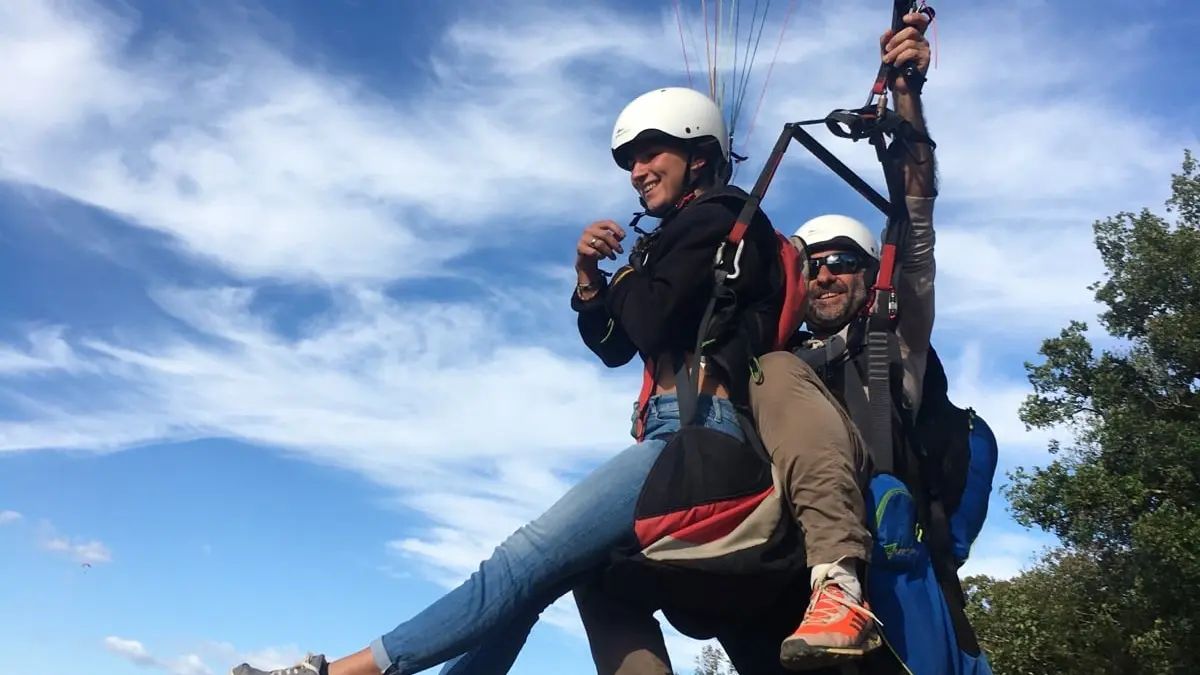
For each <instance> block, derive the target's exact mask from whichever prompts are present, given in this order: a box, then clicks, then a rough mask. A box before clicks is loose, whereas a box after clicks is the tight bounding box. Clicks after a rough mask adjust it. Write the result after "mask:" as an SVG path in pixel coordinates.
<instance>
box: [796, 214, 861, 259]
mask: <svg viewBox="0 0 1200 675" xmlns="http://www.w3.org/2000/svg"><path fill="white" fill-rule="evenodd" d="M793 236H796V237H799V238H800V239H803V240H804V243H805V245H806V246H808V250H809V252H810V253H817V252H820V251H822V250H828V249H831V248H837V247H840V246H849V247H851V248H856V249H859V250H860V251H862V252H863V253H865V254H867V255H869V256H871V257H872V258H874V259H875V260H879V243H878V242H877V241H876V239H875V234H874V233H872V232H871V228H869V227H867V226H866V225H863V224H862V223H861V222H859V221H857V220H855V219H853V218H851V217H849V216H840V215H836V214H829V215H824V216H817V217H816V218H813V219H812V220H810V221H808V222H806V223H804V224H803V225H801V226H800V229H798V230H796V234H795V235H793Z"/></svg>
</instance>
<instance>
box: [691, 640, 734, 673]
mask: <svg viewBox="0 0 1200 675" xmlns="http://www.w3.org/2000/svg"><path fill="white" fill-rule="evenodd" d="M694 672H695V675H738V672H737V671H736V670H734V668H733V664H731V663H730V662H729V657H728V656H726V655H725V652H724V651H722V650H721V648H720V647H714V646H713V645H704V647H703V648H702V649H701V650H700V655H699V656H697V657H696V670H695V671H694Z"/></svg>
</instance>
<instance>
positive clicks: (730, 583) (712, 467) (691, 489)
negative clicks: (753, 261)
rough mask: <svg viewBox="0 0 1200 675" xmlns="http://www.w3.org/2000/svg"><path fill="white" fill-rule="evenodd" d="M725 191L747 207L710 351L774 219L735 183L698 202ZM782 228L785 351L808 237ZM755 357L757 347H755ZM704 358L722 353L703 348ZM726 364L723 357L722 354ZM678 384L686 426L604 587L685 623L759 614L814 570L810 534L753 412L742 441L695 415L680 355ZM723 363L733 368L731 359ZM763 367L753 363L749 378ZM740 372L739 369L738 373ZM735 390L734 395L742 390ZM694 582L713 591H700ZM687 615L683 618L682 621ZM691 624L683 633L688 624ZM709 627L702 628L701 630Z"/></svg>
mask: <svg viewBox="0 0 1200 675" xmlns="http://www.w3.org/2000/svg"><path fill="white" fill-rule="evenodd" d="M708 200H720V201H721V202H722V203H724V204H726V205H727V206H729V207H730V208H731V210H732V209H737V208H739V207H740V209H741V210H740V214H739V217H738V218H737V220H736V221H735V224H734V226H733V227H732V228H731V230H730V232H729V235H728V236H727V237H726V238H725V241H724V242H723V243H722V244H721V245H720V246H719V247H718V249H717V251H715V256H714V265H713V273H714V275H715V280H716V284H715V286H714V293H713V296H712V298H711V299H710V301H709V303H708V305H707V308H706V311H705V313H704V315H703V318H702V319H701V322H700V331H699V334H698V335H697V337H696V348H695V349H694V350H693V352H692V353H694V354H702V353H704V351H703V348H704V346H705V345H706V344H708V343H709V342H710V341H711V339H712V337H713V336H715V335H718V334H721V333H722V332H723V331H726V330H729V326H730V321H731V319H733V318H734V317H735V312H736V311H737V310H738V309H739V308H738V305H737V302H738V299H737V297H736V295H735V294H734V293H733V292H732V290H731V289H730V287H729V286H728V282H729V281H731V280H733V279H736V278H737V275H738V274H739V273H740V267H739V260H740V257H741V251H742V248H743V246H744V245H745V243H744V237H745V235H746V233H747V231H748V230H749V228H750V227H772V226H771V224H770V221H769V220H768V219H767V217H766V215H765V214H764V213H762V212H761V211H759V210H758V200H757V199H755V198H754V197H752V196H750V195H748V194H747V193H745V192H744V191H742V190H740V189H739V188H736V187H728V188H725V189H723V190H720V191H717V192H714V193H710V194H706V195H704V196H702V197H700V198H697V199H696V200H693V203H699V202H701V201H708ZM772 231H773V232H774V233H775V237H776V242H777V244H778V246H777V249H778V258H777V262H776V264H774V265H772V267H774V268H775V269H773V270H772V279H771V285H772V286H773V287H776V288H779V289H780V290H779V297H776V298H774V299H773V304H772V309H771V311H772V312H774V311H775V310H774V308H775V307H778V308H779V309H778V313H777V316H772V317H770V319H771V323H773V324H775V325H773V326H768V327H767V328H770V329H772V330H771V331H770V332H768V333H766V334H768V335H771V334H773V338H772V344H771V345H770V350H773V351H774V350H780V349H783V348H784V347H785V345H786V344H787V343H788V341H789V339H790V338H791V336H792V335H793V334H795V332H796V330H797V329H798V328H799V326H800V323H801V322H802V321H803V317H804V312H805V309H806V305H805V292H806V287H805V284H804V283H803V279H804V278H805V272H806V270H805V266H806V265H807V263H808V258H807V253H806V252H805V250H804V248H803V244H802V242H800V241H799V240H796V239H794V238H792V237H788V236H785V235H783V234H782V233H780V232H779V231H778V230H774V228H773V227H772ZM749 356H750V362H751V364H753V363H754V359H753V357H754V356H756V355H754V354H750V355H749ZM706 358H713V357H712V356H706ZM718 363H719V365H722V366H723V367H724V364H720V362H719V361H718ZM656 365H657V364H655V363H653V362H650V361H647V363H646V369H645V373H644V376H643V381H642V390H641V394H640V396H639V399H638V402H637V404H636V407H635V412H634V429H633V435H634V436H635V438H637V439H638V440H639V441H640V440H642V435H643V433H644V425H643V424H642V422H643V419H644V414H645V411H646V409H647V403H648V401H649V399H650V397H651V395H652V394H653V392H654V388H655V384H656V382H655V377H654V375H655V372H656ZM674 365H675V368H676V383H677V392H678V397H679V406H680V423H681V428H680V430H679V431H678V432H676V433H674V434H672V435H671V436H670V437H669V439H668V441H667V445H666V447H665V448H664V449H663V451H662V453H661V454H660V455H659V457H658V458H657V460H656V461H655V463H654V466H653V467H652V468H651V470H650V473H649V475H648V477H647V479H646V481H645V483H644V484H643V486H642V489H641V493H640V495H639V497H638V501H637V504H636V507H635V521H634V525H633V531H632V533H631V538H630V544H629V546H627V547H624V548H622V549H620V550H618V551H616V552H615V553H614V555H613V557H612V561H611V564H610V566H609V567H608V569H607V570H606V576H605V580H604V581H605V585H606V586H608V587H609V589H610V591H611V592H612V593H615V594H619V595H621V596H622V597H623V598H625V599H626V600H627V601H629V602H632V603H635V604H637V605H640V606H643V607H646V608H648V609H654V610H657V609H662V610H663V611H664V613H666V614H667V616H668V618H669V619H670V620H671V622H672V623H673V624H675V625H676V627H677V628H680V630H685V628H684V626H687V625H689V623H694V622H693V621H689V619H692V620H694V619H695V618H698V617H704V616H720V617H724V618H726V619H728V618H736V617H752V616H754V615H755V614H757V613H759V612H761V611H763V610H764V609H765V608H767V607H769V606H772V605H774V604H776V603H777V602H778V601H779V596H780V593H781V592H782V590H783V589H784V588H786V587H789V586H791V585H792V584H793V582H794V581H795V579H796V578H797V576H801V577H805V578H807V573H806V566H805V560H804V546H803V539H802V537H801V536H800V533H799V529H798V527H797V526H796V525H795V523H794V522H793V519H792V516H791V510H790V509H789V508H788V506H787V502H786V500H787V491H786V490H785V489H784V488H783V486H782V478H781V476H780V475H779V474H778V472H777V471H776V470H775V468H774V465H773V464H772V463H771V459H770V456H769V455H768V453H767V451H766V449H765V448H764V447H763V445H762V441H761V439H759V438H758V435H757V433H756V432H755V430H754V425H753V423H752V422H751V421H750V419H751V416H750V415H749V414H748V411H747V410H746V405H744V404H739V403H735V405H736V406H737V407H738V409H739V412H738V418H739V425H740V426H741V428H742V430H743V431H744V432H745V434H746V439H745V440H744V441H739V440H738V439H735V438H733V437H731V436H729V435H727V434H725V433H722V432H719V431H716V430H713V429H708V428H705V427H703V426H701V425H700V424H698V423H697V420H696V400H697V396H698V391H697V385H698V381H697V378H695V377H693V376H692V374H691V373H690V372H689V370H688V368H687V365H686V363H684V362H683V360H682V358H680V357H677V358H676V363H675V364H674ZM725 370H726V372H729V369H728V368H727V367H726V368H725ZM752 376H754V374H753V373H747V374H746V377H747V382H749V378H750V377H752ZM736 377H737V374H736V373H731V378H736ZM733 398H735V399H736V398H737V397H733ZM697 589H704V592H703V593H697V592H696V591H697ZM677 618H678V621H677ZM685 632H686V631H685ZM708 632H709V631H707V630H705V629H701V628H697V629H696V630H695V631H693V632H691V633H689V634H691V635H692V636H693V637H706V636H707V635H705V633H708Z"/></svg>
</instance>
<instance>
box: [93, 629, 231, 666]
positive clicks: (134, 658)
mask: <svg viewBox="0 0 1200 675" xmlns="http://www.w3.org/2000/svg"><path fill="white" fill-rule="evenodd" d="M104 648H105V649H107V650H108V651H110V652H112V653H113V654H116V655H117V656H119V657H121V658H123V659H125V660H126V661H129V662H130V663H133V664H134V665H137V666H141V667H143V668H151V669H155V670H161V671H164V672H166V673H168V674H169V675H213V670H212V669H211V668H209V667H208V665H207V664H206V663H204V660H203V659H201V658H200V657H199V656H198V655H196V654H184V655H182V656H179V657H177V658H173V659H161V658H159V657H157V656H155V655H153V654H151V653H150V651H149V650H147V649H146V647H145V645H143V644H142V643H141V642H139V641H137V640H128V639H125V638H120V637H116V636H109V637H106V638H104Z"/></svg>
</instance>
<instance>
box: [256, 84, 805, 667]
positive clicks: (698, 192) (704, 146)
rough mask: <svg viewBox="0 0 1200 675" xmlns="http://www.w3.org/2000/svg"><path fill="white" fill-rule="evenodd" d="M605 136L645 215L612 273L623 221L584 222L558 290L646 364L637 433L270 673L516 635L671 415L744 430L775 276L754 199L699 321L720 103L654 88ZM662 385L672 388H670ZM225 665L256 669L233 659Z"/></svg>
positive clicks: (591, 333) (620, 357)
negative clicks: (408, 596)
mask: <svg viewBox="0 0 1200 675" xmlns="http://www.w3.org/2000/svg"><path fill="white" fill-rule="evenodd" d="M612 138H613V140H612V154H613V159H614V160H615V161H616V163H617V164H618V165H619V166H621V167H622V168H624V169H625V170H627V171H629V172H630V177H631V181H632V183H633V185H634V187H635V189H637V191H638V193H639V195H640V196H641V199H642V201H643V204H644V205H645V207H646V213H645V214H643V215H650V216H653V217H657V218H658V219H659V220H660V223H659V226H658V228H657V229H656V230H655V232H654V234H647V235H645V236H644V237H643V239H642V241H640V242H639V244H638V245H636V246H635V247H634V250H633V251H632V252H631V258H630V264H629V265H626V266H624V267H622V268H621V269H620V270H618V271H617V272H616V274H614V275H612V277H613V278H612V281H611V282H609V281H607V275H605V274H601V272H600V269H599V265H598V264H599V261H600V260H601V259H604V258H615V256H616V253H617V252H620V251H621V250H622V247H621V245H620V240H621V239H623V238H624V232H623V230H622V229H621V228H620V227H619V226H617V225H616V224H615V223H612V222H611V221H603V222H600V223H594V224H593V225H591V226H589V227H588V228H587V229H586V230H585V232H584V234H583V236H582V237H581V239H580V241H579V244H578V246H577V249H576V270H577V272H578V275H579V281H580V283H579V284H578V286H577V287H576V289H575V293H574V294H573V295H572V299H571V304H572V307H573V308H574V309H575V311H576V312H578V313H579V331H580V334H581V337H582V338H583V340H584V342H585V344H587V345H588V347H589V348H591V349H592V350H593V351H594V352H595V353H596V354H597V355H598V356H600V357H601V359H602V360H603V361H604V362H605V363H606V365H608V366H610V367H617V366H621V365H624V364H626V363H628V362H629V361H630V360H631V359H632V358H633V357H634V356H635V355H638V354H640V355H641V356H642V359H643V360H644V361H645V363H646V364H647V370H648V372H653V373H654V383H653V384H654V386H653V387H652V389H653V396H650V397H649V398H647V399H646V400H645V401H643V402H642V406H641V409H640V411H639V414H638V423H637V432H636V434H635V435H636V437H637V439H638V442H637V443H636V444H634V445H633V446H631V447H630V448H628V449H626V450H625V451H623V452H621V453H619V454H618V455H616V456H615V457H614V458H613V459H611V460H609V461H608V462H606V463H605V464H604V465H602V466H601V467H600V468H598V469H596V470H595V471H593V472H592V473H591V474H589V475H588V476H587V477H586V478H584V480H582V481H581V482H579V483H578V484H576V485H575V486H573V487H572V488H571V489H570V490H569V491H568V492H567V493H566V494H565V495H564V496H563V497H562V498H561V499H559V500H558V501H557V502H556V503H555V504H554V505H553V506H552V507H550V509H549V510H547V511H546V512H545V513H544V514H543V515H542V516H541V517H539V518H538V519H536V520H534V521H533V522H531V523H529V524H528V525H526V526H524V527H522V528H520V529H519V530H517V532H515V533H514V534H513V535H512V536H510V537H509V538H508V539H507V540H505V541H504V542H503V543H502V544H501V545H500V546H499V547H498V548H497V549H496V551H495V552H494V553H493V555H492V556H491V557H490V558H489V559H487V560H485V561H483V563H481V564H480V566H479V569H478V571H477V572H475V573H474V574H473V575H471V577H470V578H469V579H468V580H467V581H466V582H464V583H463V584H462V585H460V586H459V587H458V588H456V589H454V590H453V591H451V592H450V593H448V594H447V595H445V596H443V597H442V598H441V599H439V600H438V601H436V602H434V603H433V604H432V605H430V606H429V607H427V608H426V609H425V610H424V611H422V612H420V613H419V614H417V616H415V617H413V618H412V619H410V620H409V621H406V622H404V623H402V624H400V625H399V626H397V627H396V628H394V629H393V630H391V631H390V632H388V633H387V634H385V635H383V636H382V637H380V638H379V639H377V640H375V641H374V642H372V644H371V645H370V647H369V648H368V649H364V650H362V651H360V652H358V653H356V654H353V655H351V656H349V657H346V658H344V659H340V660H338V661H334V662H331V663H327V662H326V661H325V658H324V656H321V655H318V656H313V657H310V658H308V659H306V661H305V662H304V663H302V664H301V665H298V666H296V667H294V668H293V669H288V670H284V671H270V672H271V673H274V674H275V675H281V674H282V673H284V672H303V670H305V669H307V670H309V671H311V672H316V673H320V674H321V675H368V674H370V675H376V674H378V673H382V672H384V671H386V672H388V673H394V674H395V675H406V674H408V673H415V672H417V671H420V670H424V669H426V668H429V667H430V666H434V665H437V664H439V663H442V662H444V661H446V660H448V659H454V658H455V657H458V656H460V655H463V654H465V653H468V652H472V650H475V649H477V648H478V647H479V646H480V645H492V644H496V643H497V642H500V643H504V642H507V643H510V644H511V643H518V644H519V643H520V642H521V640H519V639H506V638H507V637H508V636H510V634H511V633H513V631H518V632H517V633H516V634H515V635H514V637H515V636H523V635H524V633H525V632H527V631H528V628H529V627H530V626H532V624H533V623H534V622H536V621H537V618H538V616H539V615H540V614H541V612H542V611H543V610H544V609H545V608H546V607H547V606H548V605H549V604H550V603H552V602H553V601H555V600H557V598H558V597H560V596H561V595H563V594H565V593H566V592H568V591H569V590H571V589H572V588H575V587H577V586H580V585H582V584H584V583H586V581H587V580H588V579H589V578H591V577H592V576H594V575H595V574H597V573H599V572H601V571H603V569H604V568H605V567H606V565H607V563H608V562H609V559H610V555H611V554H612V553H613V552H614V551H616V550H617V549H619V548H620V547H621V546H622V545H623V544H625V543H626V542H627V541H628V539H629V536H630V534H631V533H632V532H633V531H634V529H635V514H636V510H637V508H638V506H639V496H640V494H641V492H642V486H643V484H645V483H646V481H647V477H648V476H649V475H650V473H651V471H652V469H653V468H654V467H655V465H656V462H657V460H658V458H659V455H660V453H662V452H663V450H664V448H666V447H668V440H667V439H668V438H669V437H670V436H672V435H674V434H675V433H676V432H678V431H679V429H680V427H681V426H688V427H691V426H693V423H694V422H695V424H696V425H698V426H699V427H702V428H704V429H707V430H709V431H710V433H712V434H715V435H716V436H720V437H725V438H729V439H733V442H744V438H745V435H746V432H748V431H750V430H749V429H748V428H746V427H745V426H744V424H743V422H742V420H744V419H745V417H744V416H743V414H742V413H740V412H739V409H745V407H746V406H747V405H748V393H749V392H748V382H747V381H746V380H747V378H746V376H745V375H744V373H748V372H750V370H751V365H750V362H749V360H750V359H751V358H753V357H754V356H757V355H758V354H762V353H764V352H765V351H768V350H769V349H770V348H771V346H772V345H773V344H774V342H775V341H776V339H777V333H778V326H777V322H778V316H779V313H780V309H781V306H782V302H783V297H784V293H782V292H781V290H782V279H783V277H782V276H781V275H780V274H778V273H777V272H776V270H775V268H774V266H773V265H772V262H771V261H772V260H775V259H777V258H778V255H779V247H780V246H781V243H780V239H779V238H777V235H776V233H775V232H774V230H773V229H772V228H771V227H770V223H769V221H767V220H766V218H765V216H763V215H762V214H761V212H759V213H757V214H756V216H755V218H754V220H753V221H752V222H751V224H750V226H749V229H748V231H747V232H746V233H745V238H744V246H741V247H739V248H738V253H737V260H739V261H740V269H739V268H732V267H731V268H730V270H729V271H730V272H732V271H733V269H739V273H738V274H736V275H733V276H735V277H736V278H732V277H731V278H730V280H729V284H728V285H729V288H730V289H732V291H731V295H728V296H727V299H735V301H734V302H733V304H724V305H723V306H722V314H723V315H724V320H723V323H722V324H721V326H722V328H721V329H720V330H719V331H713V332H709V331H710V330H712V329H713V327H714V326H716V325H717V324H716V323H715V322H710V318H711V316H712V307H711V302H712V301H714V299H715V298H716V297H717V295H718V291H719V290H720V289H719V288H718V282H717V281H716V278H715V277H714V276H713V273H712V266H713V254H714V252H718V251H721V250H723V248H724V243H725V242H726V240H727V238H728V237H729V236H731V232H732V231H734V229H735V221H736V218H737V217H738V214H739V212H740V211H741V206H742V204H743V202H744V201H745V193H743V192H741V191H740V190H737V189H735V188H727V187H726V186H725V184H726V182H727V180H728V177H729V172H728V171H727V170H726V169H727V167H728V165H729V146H728V135H727V131H726V127H725V123H724V120H723V119H722V114H721V111H720V109H719V108H718V107H717V106H716V104H715V103H714V102H713V101H712V100H711V99H709V98H708V97H706V96H704V95H703V94H700V93H698V92H695V91H692V90H689V89H679V88H666V89H658V90H655V91H652V92H649V93H647V94H644V95H643V96H640V97H638V98H636V99H635V100H634V101H633V102H631V103H630V104H629V105H628V106H626V108H625V110H624V111H623V112H622V113H621V115H620V116H619V117H618V119H617V121H616V123H615V125H614V130H613V136H612ZM639 218H640V216H639ZM732 256H733V253H732V251H730V254H729V256H726V257H724V258H722V262H723V265H724V266H729V265H731V264H735V263H731V262H730V261H731V260H733V258H732ZM722 286H723V284H722ZM795 320H796V321H797V322H798V321H799V316H796V317H795ZM795 327H796V326H792V329H793V330H794V328H795ZM710 335H711V336H712V339H711V340H710V341H708V342H706V343H705V347H706V355H709V356H710V358H711V359H712V362H710V364H709V366H703V365H702V366H701V367H700V370H701V371H703V372H702V373H701V374H699V375H697V381H696V382H695V385H694V386H695V390H694V391H693V390H691V389H690V387H691V385H692V383H691V382H688V383H682V382H677V380H676V376H677V373H679V372H683V373H686V372H687V371H688V368H687V367H684V368H683V370H677V369H676V364H677V363H681V362H687V361H695V359H694V357H693V356H692V354H691V352H692V351H693V350H694V349H695V346H696V344H697V342H698V340H699V339H700V338H703V337H708V336H710ZM654 364H657V366H658V368H661V370H659V369H656V367H655V365H654ZM716 364H720V367H715V366H716ZM677 384H678V385H681V386H683V387H684V389H682V390H680V391H681V392H683V393H677V391H676V386H677ZM684 393H686V394H688V395H689V396H690V398H689V397H685V396H684V395H683V394H684ZM768 487H769V485H768ZM487 651H488V650H487V649H485V650H484V652H485V653H486V652H487ZM511 656H513V657H515V652H513V653H512V654H511ZM474 658H475V654H474V653H472V654H471V655H469V656H468V657H466V658H464V659H460V660H456V661H455V662H454V663H451V664H449V665H448V666H447V669H455V668H467V667H469V666H470V664H471V662H472V661H473V660H474ZM233 672H234V675H262V674H263V673H265V672H267V671H262V670H259V669H256V668H254V667H252V666H251V665H249V664H243V665H241V666H239V667H237V668H235V669H234V671H233Z"/></svg>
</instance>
